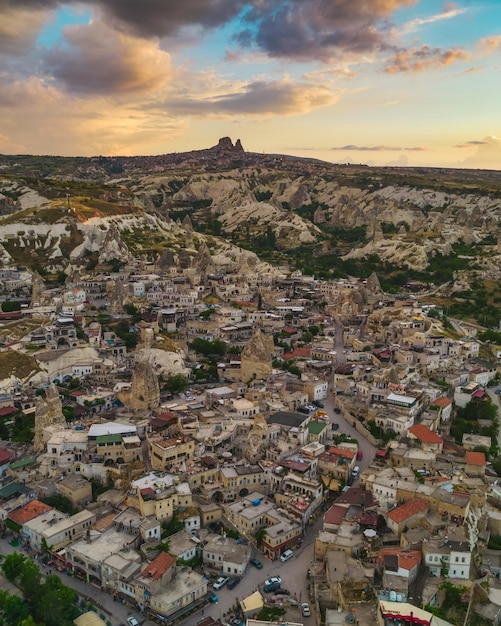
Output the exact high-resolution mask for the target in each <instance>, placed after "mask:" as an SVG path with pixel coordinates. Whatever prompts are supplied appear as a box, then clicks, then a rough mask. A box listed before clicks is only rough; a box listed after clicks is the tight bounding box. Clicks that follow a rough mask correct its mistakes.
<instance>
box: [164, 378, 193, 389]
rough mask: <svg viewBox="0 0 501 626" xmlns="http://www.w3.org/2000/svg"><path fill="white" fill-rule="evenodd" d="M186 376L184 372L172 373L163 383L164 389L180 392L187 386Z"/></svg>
mask: <svg viewBox="0 0 501 626" xmlns="http://www.w3.org/2000/svg"><path fill="white" fill-rule="evenodd" d="M188 383H189V381H188V378H187V377H186V376H185V375H184V374H173V375H171V376H169V377H168V378H167V380H166V381H165V383H164V386H165V389H167V391H170V393H180V392H181V391H184V390H185V389H186V387H187V386H188Z"/></svg>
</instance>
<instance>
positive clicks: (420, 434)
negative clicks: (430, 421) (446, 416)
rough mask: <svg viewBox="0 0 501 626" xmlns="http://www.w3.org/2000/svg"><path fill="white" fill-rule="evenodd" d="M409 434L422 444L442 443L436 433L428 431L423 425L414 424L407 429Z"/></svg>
mask: <svg viewBox="0 0 501 626" xmlns="http://www.w3.org/2000/svg"><path fill="white" fill-rule="evenodd" d="M409 432H410V433H411V434H412V435H414V437H416V439H419V440H420V441H422V442H423V443H443V439H442V437H440V435H437V433H436V432H434V431H433V430H430V429H429V428H427V427H426V426H423V424H414V426H411V427H410V428H409Z"/></svg>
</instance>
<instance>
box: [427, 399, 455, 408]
mask: <svg viewBox="0 0 501 626" xmlns="http://www.w3.org/2000/svg"><path fill="white" fill-rule="evenodd" d="M451 404H452V400H451V399H450V398H447V397H446V396H442V397H441V398H437V399H436V400H434V401H433V402H432V406H439V407H441V408H442V409H445V408H446V407H448V406H450V405H451Z"/></svg>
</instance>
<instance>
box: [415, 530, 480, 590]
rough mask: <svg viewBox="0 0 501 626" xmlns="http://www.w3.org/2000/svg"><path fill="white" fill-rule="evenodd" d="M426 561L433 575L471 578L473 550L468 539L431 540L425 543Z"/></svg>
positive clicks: (424, 554) (424, 553)
mask: <svg viewBox="0 0 501 626" xmlns="http://www.w3.org/2000/svg"><path fill="white" fill-rule="evenodd" d="M423 556H424V563H425V565H427V566H428V567H429V569H430V572H431V574H432V575H433V576H447V577H448V578H461V579H463V580H468V579H469V578H470V568H471V552H470V546H469V544H468V542H467V541H450V540H448V539H447V537H446V538H444V539H443V540H435V539H434V540H431V541H425V542H424V543H423Z"/></svg>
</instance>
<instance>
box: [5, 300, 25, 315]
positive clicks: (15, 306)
mask: <svg viewBox="0 0 501 626" xmlns="http://www.w3.org/2000/svg"><path fill="white" fill-rule="evenodd" d="M20 310H21V303H20V302H12V301H11V300H5V302H2V311H3V312H4V313H12V311H20Z"/></svg>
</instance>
